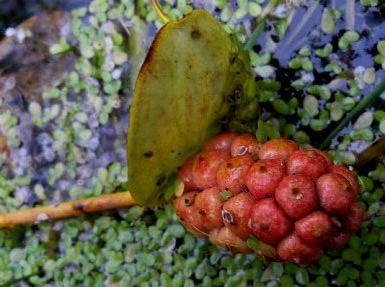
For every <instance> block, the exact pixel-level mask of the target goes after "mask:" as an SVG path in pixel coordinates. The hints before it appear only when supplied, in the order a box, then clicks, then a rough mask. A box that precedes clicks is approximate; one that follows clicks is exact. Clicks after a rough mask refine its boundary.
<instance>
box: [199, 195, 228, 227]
mask: <svg viewBox="0 0 385 287" xmlns="http://www.w3.org/2000/svg"><path fill="white" fill-rule="evenodd" d="M220 193H221V191H220V190H219V188H217V187H212V188H208V189H205V190H203V191H201V192H200V193H199V194H198V195H197V196H196V197H195V208H196V209H197V211H198V217H199V218H200V220H202V221H203V222H204V224H205V227H206V229H208V230H211V229H214V228H219V227H222V226H223V221H222V205H223V202H222V201H221V200H220Z"/></svg>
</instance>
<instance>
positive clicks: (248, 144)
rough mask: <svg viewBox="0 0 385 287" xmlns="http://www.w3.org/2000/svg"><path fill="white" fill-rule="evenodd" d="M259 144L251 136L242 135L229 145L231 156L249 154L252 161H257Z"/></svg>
mask: <svg viewBox="0 0 385 287" xmlns="http://www.w3.org/2000/svg"><path fill="white" fill-rule="evenodd" d="M260 149H261V144H260V143H259V142H258V140H257V139H256V138H255V136H253V135H251V134H243V135H240V136H238V137H236V138H235V139H234V141H233V143H232V144H231V156H238V155H244V154H249V155H251V156H252V158H253V159H254V160H257V159H258V153H259V150H260Z"/></svg>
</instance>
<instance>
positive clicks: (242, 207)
mask: <svg viewBox="0 0 385 287" xmlns="http://www.w3.org/2000/svg"><path fill="white" fill-rule="evenodd" d="M255 202H256V201H255V199H254V197H253V196H252V195H251V194H250V193H248V192H242V193H240V194H237V195H236V196H233V197H232V198H230V199H229V200H228V201H226V202H225V204H223V208H222V218H223V222H224V223H225V226H226V227H227V228H229V229H230V230H231V231H232V232H233V233H234V234H236V235H237V236H238V237H240V238H242V239H243V240H246V239H247V238H248V237H249V236H250V233H251V230H250V228H249V226H248V224H249V220H250V211H251V208H252V207H253V205H254V204H255Z"/></svg>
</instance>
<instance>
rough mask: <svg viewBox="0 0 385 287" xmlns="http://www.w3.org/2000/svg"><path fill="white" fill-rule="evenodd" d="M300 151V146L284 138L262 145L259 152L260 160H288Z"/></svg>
mask: <svg viewBox="0 0 385 287" xmlns="http://www.w3.org/2000/svg"><path fill="white" fill-rule="evenodd" d="M296 150H298V145H297V144H296V143H295V142H293V141H290V140H287V139H284V138H277V139H273V140H270V141H268V142H266V143H265V144H263V145H262V147H261V149H260V150H259V158H260V159H278V160H286V159H288V158H289V156H290V155H291V154H293V153H294V152H295V151H296Z"/></svg>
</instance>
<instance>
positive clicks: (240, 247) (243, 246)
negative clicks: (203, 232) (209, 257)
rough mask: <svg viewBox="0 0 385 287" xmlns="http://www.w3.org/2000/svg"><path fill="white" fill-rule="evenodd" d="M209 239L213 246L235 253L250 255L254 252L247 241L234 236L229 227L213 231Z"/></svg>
mask: <svg viewBox="0 0 385 287" xmlns="http://www.w3.org/2000/svg"><path fill="white" fill-rule="evenodd" d="M209 237H210V241H211V242H212V243H213V244H215V245H216V246H219V247H222V248H226V249H228V250H230V251H231V252H233V253H250V252H251V251H252V250H251V249H250V248H249V246H248V245H247V243H246V241H244V240H242V239H241V238H240V237H238V236H237V235H236V234H234V233H233V232H232V231H231V230H230V229H229V228H228V227H222V228H216V229H213V230H212V231H211V232H210V236H209Z"/></svg>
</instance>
